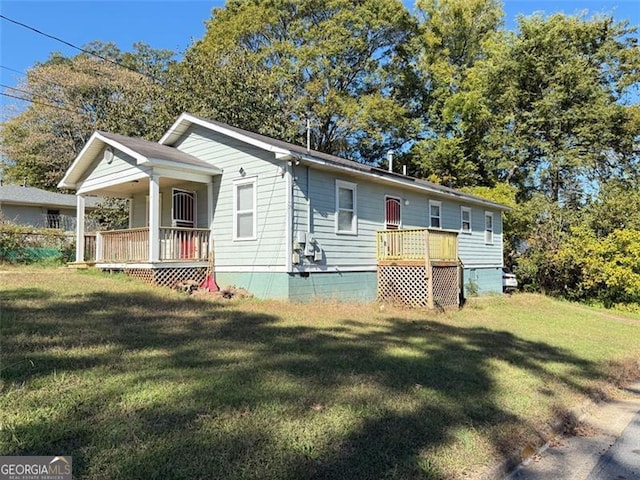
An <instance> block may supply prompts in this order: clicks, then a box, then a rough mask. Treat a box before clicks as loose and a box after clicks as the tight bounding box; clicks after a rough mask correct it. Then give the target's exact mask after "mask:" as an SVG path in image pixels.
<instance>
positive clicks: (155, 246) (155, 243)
mask: <svg viewBox="0 0 640 480" xmlns="http://www.w3.org/2000/svg"><path fill="white" fill-rule="evenodd" d="M159 260H160V177H159V176H158V175H155V174H152V175H151V176H150V177H149V261H150V262H157V261H159Z"/></svg>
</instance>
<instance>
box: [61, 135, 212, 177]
mask: <svg viewBox="0 0 640 480" xmlns="http://www.w3.org/2000/svg"><path fill="white" fill-rule="evenodd" d="M105 146H111V147H113V148H115V149H117V150H120V151H122V152H124V153H126V154H127V155H129V156H131V157H133V158H134V159H135V160H136V163H137V164H138V165H150V166H162V167H169V168H177V169H182V170H189V171H195V172H197V173H207V174H218V173H221V170H220V169H219V168H217V167H215V166H213V165H211V164H210V163H207V162H205V161H203V160H200V159H199V158H197V157H194V156H193V155H189V154H188V153H185V152H182V151H180V150H178V149H177V148H173V147H170V146H167V145H162V144H160V143H157V142H150V141H149V140H145V139H143V138H135V137H126V136H124V135H118V134H117V133H108V132H100V131H97V132H94V134H93V135H91V138H90V139H89V141H88V142H87V143H86V145H85V146H84V148H83V149H82V150H81V151H80V153H79V154H78V156H77V157H76V158H75V160H74V161H73V163H72V164H71V166H70V167H69V169H68V170H67V172H66V173H65V175H64V177H63V179H62V180H61V181H60V183H59V184H58V187H60V188H76V184H77V182H78V181H79V180H80V178H81V177H82V174H83V173H84V172H85V170H86V169H87V168H88V167H89V166H90V165H91V163H92V162H93V161H94V160H95V158H96V157H97V156H98V155H99V154H100V152H101V151H102V149H103V148H104V147H105Z"/></svg>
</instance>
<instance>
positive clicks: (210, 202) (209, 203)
mask: <svg viewBox="0 0 640 480" xmlns="http://www.w3.org/2000/svg"><path fill="white" fill-rule="evenodd" d="M207 212H208V213H209V251H208V252H207V254H210V253H211V252H212V251H213V179H211V181H210V182H209V183H207ZM207 256H208V255H207Z"/></svg>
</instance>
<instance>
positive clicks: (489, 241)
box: [484, 212, 495, 245]
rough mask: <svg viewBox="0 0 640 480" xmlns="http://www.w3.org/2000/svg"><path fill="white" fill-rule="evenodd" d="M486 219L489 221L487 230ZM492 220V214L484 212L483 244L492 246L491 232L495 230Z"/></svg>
mask: <svg viewBox="0 0 640 480" xmlns="http://www.w3.org/2000/svg"><path fill="white" fill-rule="evenodd" d="M487 219H491V228H489V225H488V223H487ZM493 220H494V218H493V212H484V243H486V244H487V245H493V230H494V228H495V224H494V223H493Z"/></svg>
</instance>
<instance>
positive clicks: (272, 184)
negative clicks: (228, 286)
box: [176, 126, 287, 273]
mask: <svg viewBox="0 0 640 480" xmlns="http://www.w3.org/2000/svg"><path fill="white" fill-rule="evenodd" d="M176 147H177V148H178V149H179V150H182V151H184V152H186V153H189V154H191V155H193V156H195V157H197V158H199V159H201V160H204V161H206V162H209V163H211V164H212V165H215V166H216V167H218V168H220V169H222V170H223V173H222V175H216V176H215V177H214V212H213V215H214V218H213V239H214V242H215V251H216V270H217V272H219V273H222V272H225V271H226V272H234V271H235V272H242V271H245V272H247V271H252V272H260V271H262V272H267V271H272V270H273V269H274V267H276V268H278V269H279V270H280V271H284V269H285V266H286V251H287V239H286V235H285V232H286V225H287V205H286V199H287V182H286V175H284V174H283V170H282V168H283V167H286V163H285V162H283V161H277V160H275V156H274V155H273V154H272V153H270V152H266V151H264V150H262V149H258V148H255V147H252V146H250V145H247V144H245V143H242V142H239V141H236V140H234V139H231V138H228V137H226V136H223V135H220V134H218V133H216V132H212V131H210V130H207V129H205V128H202V127H198V126H192V127H191V128H190V129H189V130H188V131H187V132H185V134H184V136H183V137H182V138H181V140H180V141H179V142H178V143H177V144H176ZM241 168H242V170H243V172H244V173H243V174H241V173H240V169H241ZM249 178H255V179H256V196H257V211H256V212H255V213H256V219H257V229H256V234H257V238H256V239H255V240H233V185H234V181H237V180H243V179H249ZM205 198H206V197H205Z"/></svg>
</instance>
